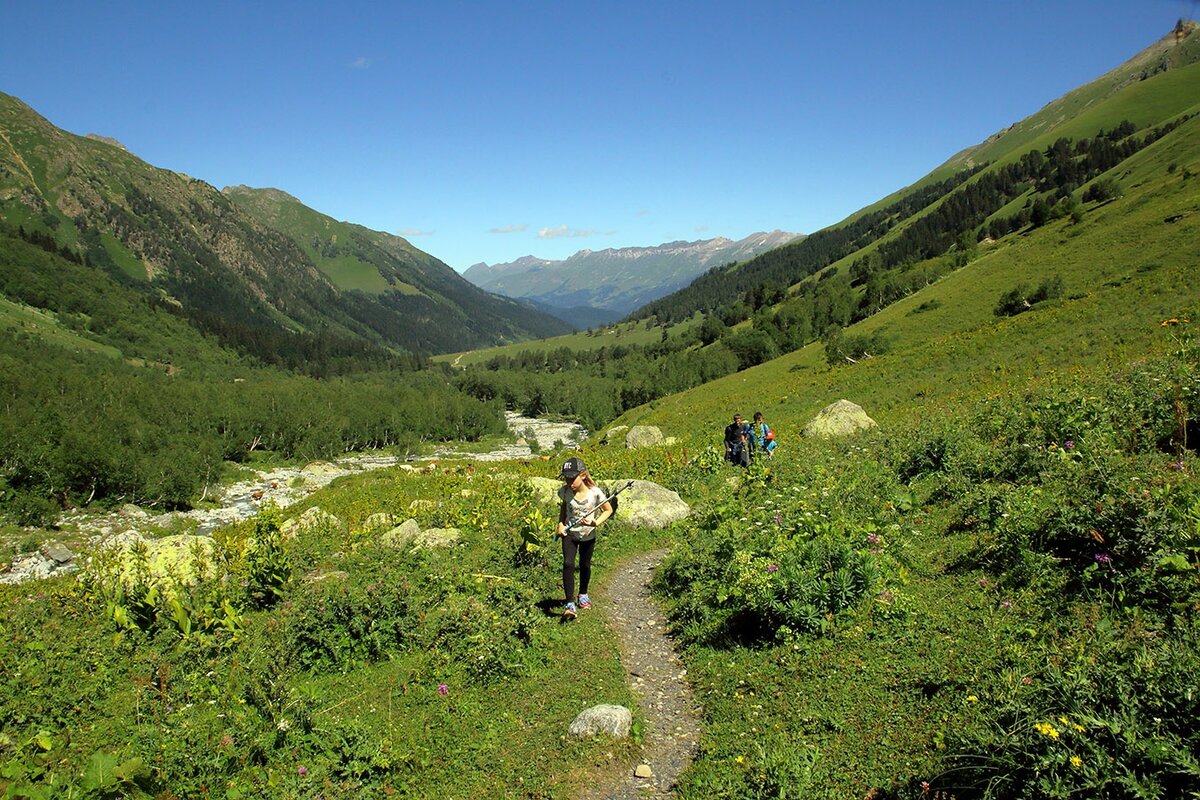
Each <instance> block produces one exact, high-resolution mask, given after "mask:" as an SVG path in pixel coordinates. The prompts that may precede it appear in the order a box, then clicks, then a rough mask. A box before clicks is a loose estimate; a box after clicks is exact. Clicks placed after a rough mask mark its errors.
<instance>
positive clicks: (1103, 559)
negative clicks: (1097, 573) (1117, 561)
mask: <svg viewBox="0 0 1200 800" xmlns="http://www.w3.org/2000/svg"><path fill="white" fill-rule="evenodd" d="M1110 562H1112V556H1110V555H1109V554H1108V553H1096V563H1097V564H1108V563H1110Z"/></svg>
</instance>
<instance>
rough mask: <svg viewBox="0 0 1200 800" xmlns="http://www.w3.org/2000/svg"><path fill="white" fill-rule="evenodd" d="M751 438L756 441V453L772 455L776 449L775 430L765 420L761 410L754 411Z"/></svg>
mask: <svg viewBox="0 0 1200 800" xmlns="http://www.w3.org/2000/svg"><path fill="white" fill-rule="evenodd" d="M750 440H751V441H752V442H753V443H754V452H755V453H766V454H767V455H771V451H773V450H774V449H775V431H773V430H771V426H770V425H768V424H767V423H766V422H765V421H763V414H762V412H761V411H755V412H754V424H752V425H751V426H750Z"/></svg>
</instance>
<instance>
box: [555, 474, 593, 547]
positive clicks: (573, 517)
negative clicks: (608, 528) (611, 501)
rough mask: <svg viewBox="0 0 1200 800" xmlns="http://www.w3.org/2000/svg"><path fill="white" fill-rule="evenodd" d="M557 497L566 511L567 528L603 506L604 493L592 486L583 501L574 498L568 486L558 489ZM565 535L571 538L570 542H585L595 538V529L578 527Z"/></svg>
mask: <svg viewBox="0 0 1200 800" xmlns="http://www.w3.org/2000/svg"><path fill="white" fill-rule="evenodd" d="M558 497H559V500H561V501H562V502H563V504H564V505H565V507H566V510H567V514H566V520H567V527H568V528H570V527H571V526H572V525H573V524H575V523H576V522H578V521H579V520H581V519H583V518H584V517H586V516H587V515H588V514H590V513H592V512H593V511H595V510H596V509H598V508H600V506H602V505H604V492H602V491H601V490H600V487H599V486H593V487H591V488H590V489H588V493H587V497H585V498H584V499H583V500H577V499H576V498H575V492H573V491H571V487H570V486H563V487H562V488H560V489H559V490H558ZM593 519H594V518H593ZM567 535H568V536H570V537H571V540H572V541H575V542H586V541H589V540H591V539H595V538H596V528H595V527H594V526H592V525H580V526H579V527H577V528H575V529H573V530H571V531H570V532H569V533H568V534H567Z"/></svg>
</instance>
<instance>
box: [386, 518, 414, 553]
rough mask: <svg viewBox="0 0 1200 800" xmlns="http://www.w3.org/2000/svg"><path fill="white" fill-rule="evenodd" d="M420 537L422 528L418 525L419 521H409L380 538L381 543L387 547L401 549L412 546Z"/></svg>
mask: <svg viewBox="0 0 1200 800" xmlns="http://www.w3.org/2000/svg"><path fill="white" fill-rule="evenodd" d="M420 535H421V526H420V525H418V524H417V521H416V520H415V519H407V520H405V521H404V522H402V523H400V524H399V525H397V526H396V527H394V528H392V529H391V530H390V531H388V532H387V533H385V534H383V536H381V537H379V541H380V542H381V543H383V544H384V545H386V546H387V547H395V548H401V547H407V546H408V545H410V544H412V542H413V540H414V539H416V538H417V537H418V536H420Z"/></svg>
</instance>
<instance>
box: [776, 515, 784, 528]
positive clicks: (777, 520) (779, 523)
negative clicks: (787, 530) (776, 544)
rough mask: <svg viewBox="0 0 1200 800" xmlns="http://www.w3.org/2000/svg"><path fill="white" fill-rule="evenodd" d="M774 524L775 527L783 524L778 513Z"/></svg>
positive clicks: (781, 516)
mask: <svg viewBox="0 0 1200 800" xmlns="http://www.w3.org/2000/svg"><path fill="white" fill-rule="evenodd" d="M775 524H776V525H782V524H783V514H780V513H778V512H777V513H776V514H775Z"/></svg>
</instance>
